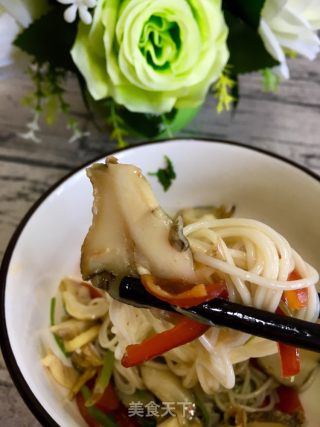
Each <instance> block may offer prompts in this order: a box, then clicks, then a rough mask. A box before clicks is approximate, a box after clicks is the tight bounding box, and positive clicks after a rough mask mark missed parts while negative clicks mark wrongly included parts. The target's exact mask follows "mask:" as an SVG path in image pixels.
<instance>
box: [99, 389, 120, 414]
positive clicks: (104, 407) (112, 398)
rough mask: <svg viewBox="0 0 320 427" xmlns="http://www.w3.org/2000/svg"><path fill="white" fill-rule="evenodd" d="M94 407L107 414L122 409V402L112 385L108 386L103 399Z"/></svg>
mask: <svg viewBox="0 0 320 427" xmlns="http://www.w3.org/2000/svg"><path fill="white" fill-rule="evenodd" d="M94 406H96V407H97V408H99V409H100V410H101V411H103V412H104V413H106V414H108V413H109V412H112V411H116V410H117V409H118V408H119V407H120V400H119V398H118V396H117V395H116V392H115V391H114V389H113V387H112V385H111V384H109V385H108V387H107V388H106V389H105V391H104V393H103V395H102V397H101V398H100V399H99V400H98V401H97V402H96V403H95V404H94Z"/></svg>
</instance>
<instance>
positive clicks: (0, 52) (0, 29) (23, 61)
mask: <svg viewBox="0 0 320 427" xmlns="http://www.w3.org/2000/svg"><path fill="white" fill-rule="evenodd" d="M47 7H48V5H47V2H46V0H14V1H8V0H0V78H4V77H6V76H8V75H11V74H15V73H16V72H17V70H18V69H20V68H23V67H24V66H26V65H27V63H28V61H29V60H30V58H29V57H28V56H27V55H26V54H25V53H24V52H22V51H21V50H19V49H17V48H16V47H15V46H13V42H14V40H15V38H16V37H17V35H18V34H19V33H20V32H21V31H22V30H23V29H24V28H26V27H28V25H30V24H31V22H32V21H33V20H34V19H36V18H38V17H39V16H40V15H41V14H42V13H44V12H45V11H46V10H47Z"/></svg>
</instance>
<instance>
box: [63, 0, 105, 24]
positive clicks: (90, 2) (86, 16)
mask: <svg viewBox="0 0 320 427" xmlns="http://www.w3.org/2000/svg"><path fill="white" fill-rule="evenodd" d="M57 1H58V2H59V3H61V4H70V6H69V7H68V8H67V9H66V10H65V12H64V15H63V16H64V19H65V21H67V22H69V23H71V22H74V21H75V19H76V17H77V11H79V16H80V19H81V21H82V22H83V23H85V24H87V25H89V24H91V22H92V16H91V13H90V12H89V11H88V9H89V8H92V7H96V6H97V0H57Z"/></svg>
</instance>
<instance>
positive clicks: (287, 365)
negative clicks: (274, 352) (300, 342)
mask: <svg viewBox="0 0 320 427" xmlns="http://www.w3.org/2000/svg"><path fill="white" fill-rule="evenodd" d="M278 349H279V355H280V360H281V371H282V376H283V377H293V376H294V375H297V374H298V373H299V372H300V355H299V349H298V348H297V347H293V346H292V345H288V344H284V343H282V342H279V343H278Z"/></svg>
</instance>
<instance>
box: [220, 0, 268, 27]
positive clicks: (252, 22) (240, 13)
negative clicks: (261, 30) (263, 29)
mask: <svg viewBox="0 0 320 427" xmlns="http://www.w3.org/2000/svg"><path fill="white" fill-rule="evenodd" d="M264 3H265V0H224V1H223V9H224V10H228V11H229V12H231V13H232V14H233V15H234V16H237V17H239V18H240V19H242V20H243V21H244V22H245V23H246V24H248V25H249V26H250V27H252V28H254V29H255V30H257V29H258V27H259V24H260V17H261V12H262V9H263V6H264Z"/></svg>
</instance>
